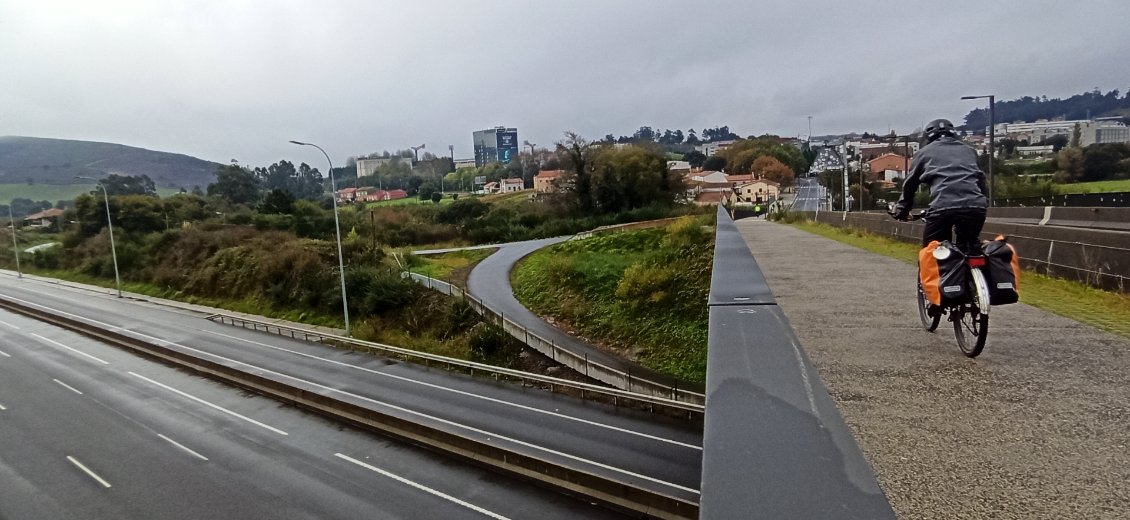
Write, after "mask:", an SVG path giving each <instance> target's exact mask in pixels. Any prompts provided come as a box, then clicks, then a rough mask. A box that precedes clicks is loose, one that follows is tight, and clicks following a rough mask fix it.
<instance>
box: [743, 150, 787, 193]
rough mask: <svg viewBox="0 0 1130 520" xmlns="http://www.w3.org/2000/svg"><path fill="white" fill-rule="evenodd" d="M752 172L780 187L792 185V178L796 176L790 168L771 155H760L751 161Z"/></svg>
mask: <svg viewBox="0 0 1130 520" xmlns="http://www.w3.org/2000/svg"><path fill="white" fill-rule="evenodd" d="M752 173H753V175H754V176H755V177H757V178H759V179H766V180H770V181H773V182H776V183H777V184H780V185H781V187H782V188H785V187H789V186H792V185H793V178H794V177H795V176H796V175H795V174H794V173H793V170H792V168H789V167H788V166H786V165H785V163H782V162H781V161H778V160H777V158H776V157H773V156H771V155H762V156H761V157H758V158H757V159H755V160H754V161H753V167H752Z"/></svg>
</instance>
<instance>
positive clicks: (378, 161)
mask: <svg viewBox="0 0 1130 520" xmlns="http://www.w3.org/2000/svg"><path fill="white" fill-rule="evenodd" d="M393 161H409V162H408V164H409V166H411V164H412V163H411V159H409V158H407V157H375V158H372V159H357V176H358V177H372V176H373V175H376V174H377V170H378V169H380V167H381V166H384V165H386V164H389V163H392V162H393Z"/></svg>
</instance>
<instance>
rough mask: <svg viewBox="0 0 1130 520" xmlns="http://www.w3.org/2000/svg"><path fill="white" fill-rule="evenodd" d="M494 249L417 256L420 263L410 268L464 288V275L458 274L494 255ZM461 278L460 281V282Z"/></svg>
mask: <svg viewBox="0 0 1130 520" xmlns="http://www.w3.org/2000/svg"><path fill="white" fill-rule="evenodd" d="M494 251H495V249H493V248H491V249H464V250H462V251H453V252H450V253H443V254H438V255H419V256H417V257H416V258H418V259H419V260H420V261H421V262H422V263H420V264H419V265H417V266H416V267H413V268H412V271H413V272H416V273H420V274H423V275H424V276H429V277H431V278H436V279H439V280H443V281H445V282H450V283H455V284H456V285H459V286H460V287H466V274H464V275H463V276H462V277H460V276H458V274H459V273H460V272H464V271H469V270H470V268H471V267H474V266H475V264H477V263H479V262H481V261H483V259H484V258H486V257H488V256H490V255H491V253H494ZM460 278H462V280H460Z"/></svg>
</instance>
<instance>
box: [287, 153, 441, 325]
mask: <svg viewBox="0 0 1130 520" xmlns="http://www.w3.org/2000/svg"><path fill="white" fill-rule="evenodd" d="M290 143H291V144H296V145H299V146H313V147H314V148H317V149H318V151H320V152H322V155H324V156H326V162H327V163H329V165H330V190H331V191H332V193H331V194H330V197H331V198H332V199H333V204H334V233H335V236H336V237H337V269H338V272H339V273H340V275H341V312H342V314H343V315H344V316H345V335H346V336H350V328H349V300H347V299H346V297H345V260H344V259H343V258H342V254H341V223H340V221H339V220H338V216H337V184H336V183H335V182H334V163H333V161H331V160H330V154H328V153H326V151H325V150H323V149H322V147H321V146H318V145H316V144H314V143H303V142H301V141H291V142H290ZM421 148H423V147H422V146H421Z"/></svg>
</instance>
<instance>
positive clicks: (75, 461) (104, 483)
mask: <svg viewBox="0 0 1130 520" xmlns="http://www.w3.org/2000/svg"><path fill="white" fill-rule="evenodd" d="M67 460H69V461H71V464H74V465H75V466H78V469H81V470H82V471H84V472H85V473H86V474H87V475H90V478H92V479H94V480H97V481H98V483H99V484H102V485H103V486H105V487H110V483H109V482H106V480H105V479H103V478H102V477H99V476H98V474H97V473H95V472H93V471H90V468H88V467H86V466H83V465H82V463H81V462H79V461H78V460H77V459H75V458H74V457H72V456H70V455H67Z"/></svg>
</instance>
